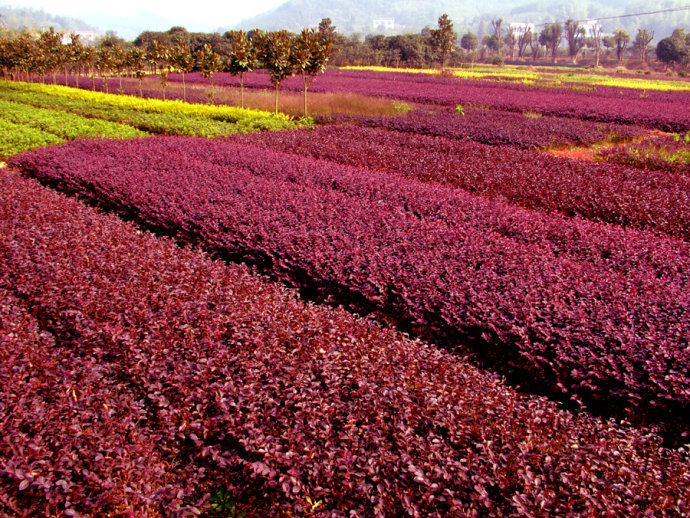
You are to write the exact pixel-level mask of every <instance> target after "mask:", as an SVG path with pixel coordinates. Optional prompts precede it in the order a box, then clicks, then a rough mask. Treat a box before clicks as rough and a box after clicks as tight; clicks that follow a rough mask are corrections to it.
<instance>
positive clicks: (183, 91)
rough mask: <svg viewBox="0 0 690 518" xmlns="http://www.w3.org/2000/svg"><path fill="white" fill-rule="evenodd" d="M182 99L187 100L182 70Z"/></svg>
mask: <svg viewBox="0 0 690 518" xmlns="http://www.w3.org/2000/svg"><path fill="white" fill-rule="evenodd" d="M182 101H184V102H187V85H186V84H185V82H184V72H182Z"/></svg>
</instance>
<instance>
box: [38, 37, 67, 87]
mask: <svg viewBox="0 0 690 518" xmlns="http://www.w3.org/2000/svg"><path fill="white" fill-rule="evenodd" d="M62 36H63V35H62V33H61V32H55V29H53V28H52V27H50V29H48V30H47V31H43V32H41V34H40V36H39V37H38V49H37V50H38V52H39V53H40V56H37V58H38V59H39V60H40V63H41V67H42V69H43V72H44V73H45V72H50V73H51V74H52V76H53V84H56V83H57V72H58V70H59V69H60V68H61V67H62V65H63V63H64V62H65V59H66V55H65V50H64V45H63V44H62ZM44 82H45V81H44Z"/></svg>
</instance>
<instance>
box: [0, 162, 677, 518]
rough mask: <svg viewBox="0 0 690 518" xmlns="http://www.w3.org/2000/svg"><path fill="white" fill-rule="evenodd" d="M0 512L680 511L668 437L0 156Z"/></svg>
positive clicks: (373, 513)
mask: <svg viewBox="0 0 690 518" xmlns="http://www.w3.org/2000/svg"><path fill="white" fill-rule="evenodd" d="M0 188H1V189H2V192H3V194H4V195H3V197H2V198H1V199H0V236H1V238H2V239H0V359H1V360H2V361H0V379H2V380H3V388H2V391H0V423H2V432H3V433H2V435H1V436H0V480H1V481H2V483H1V484H0V513H3V514H4V513H7V514H12V515H26V514H29V515H33V516H46V515H58V514H61V512H63V511H64V512H65V514H66V515H68V516H69V515H72V516H74V515H75V514H76V513H81V514H86V515H91V516H105V515H108V514H111V515H114V514H117V515H126V514H130V515H134V516H143V515H148V516H158V515H167V516H184V515H190V514H194V513H195V512H196V511H197V508H198V509H203V508H205V507H207V506H208V503H209V499H208V498H209V493H214V492H215V491H217V490H218V489H220V488H223V489H227V491H228V493H229V494H230V495H231V497H232V498H233V499H234V501H235V502H237V503H238V504H240V505H241V506H242V508H243V509H245V511H246V512H247V514H248V515H250V516H271V515H278V514H280V513H282V514H283V515H285V514H291V515H299V516H303V515H307V514H310V513H311V514H314V515H317V516H343V517H344V516H353V514H352V513H355V514H354V515H357V516H402V515H410V516H450V515H454V516H459V515H462V516H471V515H481V516H506V515H513V516H518V515H525V514H532V515H535V516H538V515H551V516H556V515H558V516H566V515H587V516H601V515H638V514H645V513H648V514H658V515H667V516H684V515H687V513H688V512H689V511H690V508H689V505H690V504H689V501H690V493H689V489H688V488H690V475H689V471H688V462H687V458H686V457H685V456H683V455H684V454H683V453H678V452H672V451H669V450H666V449H663V448H660V447H659V441H658V439H657V438H655V437H654V436H650V435H643V434H641V433H640V432H637V431H635V430H634V429H630V428H627V427H624V426H621V425H617V424H615V423H614V422H612V421H609V422H603V421H601V420H599V419H594V418H591V417H587V416H585V415H581V416H579V417H575V416H573V415H572V414H570V413H568V412H565V411H562V410H558V409H557V408H556V406H555V405H554V404H553V403H550V402H548V401H546V400H545V399H543V398H535V397H525V396H520V395H518V394H516V393H515V392H514V391H513V390H512V389H510V388H508V387H506V386H505V385H503V384H502V383H501V381H500V380H498V379H497V378H496V377H495V376H493V375H489V374H485V373H481V372H480V371H478V370H476V369H475V368H473V367H471V366H468V365H467V364H466V363H464V362H463V361H461V360H459V359H458V358H457V357H455V356H453V355H450V354H448V353H443V352H440V351H438V350H437V349H435V348H434V347H431V346H429V345H426V344H424V343H420V342H413V341H410V340H407V339H403V338H401V337H400V336H399V335H396V334H394V333H392V332H387V331H383V330H380V329H378V328H377V327H376V326H374V325H373V324H371V323H367V322H365V321H356V320H355V319H353V317H351V316H350V315H348V314H347V313H345V312H344V311H341V310H333V309H328V308H325V307H315V306H311V305H307V304H305V303H303V302H301V301H299V300H298V299H297V298H295V297H294V296H293V295H292V294H290V293H289V292H288V291H287V290H285V289H284V288H280V287H279V286H277V285H275V284H270V283H268V282H266V281H263V280H260V279H258V278H256V277H254V276H252V275H250V274H249V273H247V271H246V269H245V268H243V267H237V266H232V265H225V264H222V263H219V262H213V261H211V260H209V259H208V258H206V257H205V256H204V255H203V254H201V253H199V252H195V251H190V250H183V249H178V248H177V247H176V246H175V245H174V244H173V243H171V242H170V241H169V240H165V239H157V238H154V237H152V236H151V235H148V234H142V233H141V232H139V231H136V230H135V229H134V228H132V227H131V226H130V225H128V224H125V223H122V222H121V221H119V220H117V219H116V218H115V217H113V216H106V215H103V214H98V213H97V212H95V211H94V210H92V209H89V208H86V207H84V206H83V205H81V204H80V203H79V202H77V201H75V200H70V199H67V198H64V197H61V196H59V195H56V194H55V193H53V192H51V191H49V190H46V189H44V188H42V187H40V186H39V185H38V184H36V183H34V182H33V181H30V180H26V179H22V178H20V177H19V176H17V175H14V174H12V173H8V172H6V171H5V172H0Z"/></svg>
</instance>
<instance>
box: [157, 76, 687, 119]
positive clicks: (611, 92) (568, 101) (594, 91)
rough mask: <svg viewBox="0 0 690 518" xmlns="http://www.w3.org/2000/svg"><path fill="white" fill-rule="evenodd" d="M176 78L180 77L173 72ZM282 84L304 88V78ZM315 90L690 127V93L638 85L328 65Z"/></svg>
mask: <svg viewBox="0 0 690 518" xmlns="http://www.w3.org/2000/svg"><path fill="white" fill-rule="evenodd" d="M170 77H171V79H172V80H180V79H181V78H180V77H179V74H178V75H175V74H171V75H170ZM185 79H186V80H187V81H189V82H191V83H194V82H196V83H201V84H203V83H207V82H208V80H207V79H204V78H202V77H201V75H200V74H198V73H194V74H188V75H187V76H186V78H185ZM214 81H215V82H216V84H218V85H225V86H239V80H238V79H237V78H236V77H232V76H230V75H229V74H220V75H217V76H216V77H214ZM245 86H247V87H249V88H270V82H269V80H268V75H267V74H265V73H263V72H255V73H252V74H248V75H247V76H246V77H245ZM281 87H282V88H286V89H291V90H301V89H302V85H301V81H300V80H299V78H292V79H289V80H286V81H284V82H283V84H282V86H281ZM310 91H311V92H355V93H359V94H365V95H373V96H379V97H389V98H393V99H400V100H404V101H409V102H417V103H424V104H439V105H444V106H455V105H457V104H462V105H464V106H468V105H469V106H479V107H488V108H495V109H501V110H506V111H518V112H524V111H534V112H539V113H542V114H544V115H556V116H559V117H572V118H575V119H585V120H596V121H600V122H614V123H620V124H638V125H642V126H646V127H650V128H657V129H661V130H664V131H676V132H686V131H689V130H690V113H689V110H688V108H687V107H688V104H689V103H690V93H688V92H657V91H641V90H638V89H633V88H614V87H603V86H596V87H592V88H591V89H588V90H574V89H572V88H551V87H539V86H528V85H521V84H516V83H505V82H498V81H477V80H461V79H453V78H449V79H444V78H440V77H437V76H432V75H429V74H409V73H385V72H374V71H353V70H328V71H327V72H326V74H324V75H323V76H319V77H318V78H317V79H316V81H314V83H313V84H312V86H311V87H310Z"/></svg>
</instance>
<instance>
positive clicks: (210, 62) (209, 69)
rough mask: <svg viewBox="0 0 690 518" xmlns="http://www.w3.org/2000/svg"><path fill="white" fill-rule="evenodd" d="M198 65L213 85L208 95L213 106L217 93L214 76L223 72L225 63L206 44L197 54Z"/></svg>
mask: <svg viewBox="0 0 690 518" xmlns="http://www.w3.org/2000/svg"><path fill="white" fill-rule="evenodd" d="M196 63H197V67H198V68H199V71H200V72H201V75H202V76H203V77H205V78H206V79H208V80H209V82H210V83H211V91H210V92H209V94H208V100H209V102H210V103H211V104H214V103H215V98H216V92H215V85H214V81H213V76H214V75H215V73H216V72H220V71H221V70H223V61H222V60H221V58H220V56H219V55H218V54H216V53H215V52H214V51H213V47H211V45H209V44H208V43H205V44H204V46H203V48H202V49H201V50H200V51H199V52H198V53H197V56H196Z"/></svg>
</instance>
